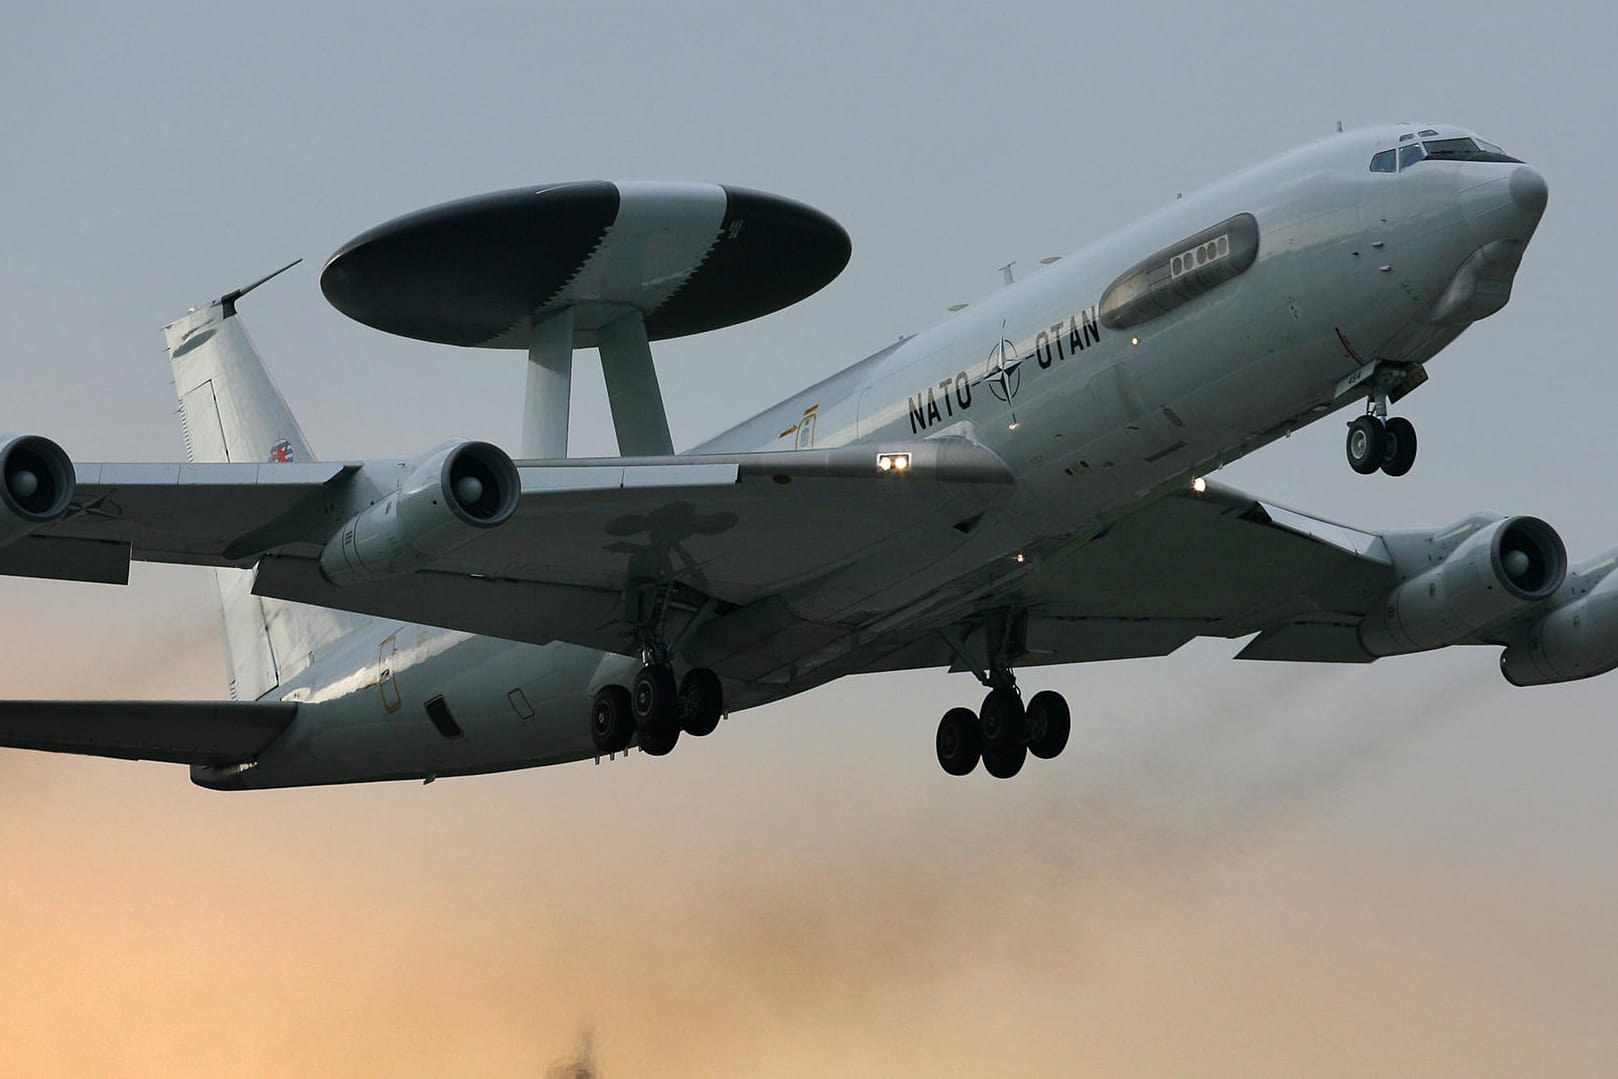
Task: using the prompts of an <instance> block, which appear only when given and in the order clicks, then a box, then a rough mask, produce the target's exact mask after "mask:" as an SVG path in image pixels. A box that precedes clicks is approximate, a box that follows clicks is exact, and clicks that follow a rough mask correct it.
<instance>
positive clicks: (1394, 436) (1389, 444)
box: [1382, 416, 1416, 476]
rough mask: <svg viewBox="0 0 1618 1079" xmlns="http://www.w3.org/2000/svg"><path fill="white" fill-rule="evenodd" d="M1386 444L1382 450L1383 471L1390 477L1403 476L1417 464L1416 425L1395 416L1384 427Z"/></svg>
mask: <svg viewBox="0 0 1618 1079" xmlns="http://www.w3.org/2000/svg"><path fill="white" fill-rule="evenodd" d="M1383 434H1384V435H1385V436H1386V444H1385V445H1384V446H1383V449H1382V471H1383V472H1386V473H1387V474H1388V475H1390V476H1403V475H1404V474H1405V473H1406V472H1409V471H1410V466H1411V465H1413V464H1415V463H1416V425H1415V424H1413V423H1411V422H1410V421H1409V420H1407V419H1405V418H1404V417H1403V416H1395V417H1393V419H1391V420H1389V421H1388V422H1387V423H1386V424H1384V425H1383Z"/></svg>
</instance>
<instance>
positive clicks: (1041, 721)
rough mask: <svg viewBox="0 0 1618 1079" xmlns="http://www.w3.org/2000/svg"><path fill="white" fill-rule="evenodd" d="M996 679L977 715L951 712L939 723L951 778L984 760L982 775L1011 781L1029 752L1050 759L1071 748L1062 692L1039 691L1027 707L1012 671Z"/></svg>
mask: <svg viewBox="0 0 1618 1079" xmlns="http://www.w3.org/2000/svg"><path fill="white" fill-rule="evenodd" d="M997 681H998V684H995V685H994V688H992V689H990V690H989V695H988V696H987V697H984V698H983V705H982V707H980V708H979V709H978V711H977V713H976V714H974V713H973V712H972V710H971V709H970V708H951V709H950V710H949V711H948V712H945V713H944V718H943V719H941V720H939V721H938V737H937V739H936V748H937V750H938V763H939V765H940V766H942V767H943V769H944V771H946V772H948V773H949V774H950V775H952V776H964V775H967V774H969V773H970V772H971V771H972V769H974V768H976V767H977V766H978V761H979V760H982V761H983V770H984V771H986V772H988V773H989V774H990V775H992V776H994V777H995V778H996V779H1010V778H1011V777H1012V776H1014V775H1016V774H1017V773H1018V772H1020V771H1022V766H1023V763H1024V762H1025V761H1026V760H1027V759H1028V754H1030V753H1032V754H1033V755H1034V756H1036V757H1039V758H1041V759H1042V760H1050V759H1051V758H1053V757H1055V756H1056V755H1057V754H1059V753H1061V752H1062V750H1064V749H1066V748H1067V739H1068V734H1069V733H1070V732H1071V731H1072V729H1073V721H1072V716H1071V714H1070V713H1069V711H1068V707H1067V700H1066V699H1065V698H1063V696H1062V695H1061V694H1060V693H1056V692H1054V691H1052V690H1048V689H1047V690H1041V691H1040V692H1038V693H1036V694H1034V696H1033V699H1032V700H1030V701H1029V702H1028V703H1027V705H1026V706H1025V705H1024V704H1023V699H1022V695H1021V694H1020V693H1018V692H1017V685H1016V682H1015V681H1014V680H1012V679H1011V677H1010V673H1009V672H1006V674H1005V677H1004V679H999V680H997Z"/></svg>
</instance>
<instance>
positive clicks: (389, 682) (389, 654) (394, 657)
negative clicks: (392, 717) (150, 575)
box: [376, 633, 404, 712]
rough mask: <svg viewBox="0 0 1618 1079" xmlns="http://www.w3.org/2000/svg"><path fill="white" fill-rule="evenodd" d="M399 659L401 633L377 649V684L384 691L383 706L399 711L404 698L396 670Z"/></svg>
mask: <svg viewBox="0 0 1618 1079" xmlns="http://www.w3.org/2000/svg"><path fill="white" fill-rule="evenodd" d="M398 661H399V635H398V634H397V633H395V634H394V635H393V636H391V637H389V638H388V639H387V640H385V641H383V642H382V644H381V646H380V647H379V648H377V651H376V686H377V689H379V690H380V691H381V692H382V708H383V710H384V711H387V712H397V711H398V710H399V709H400V708H401V707H402V706H403V705H404V700H403V699H402V698H401V697H400V696H399V680H398V676H397V674H396V672H395V670H394V668H395V665H396V664H397V663H398Z"/></svg>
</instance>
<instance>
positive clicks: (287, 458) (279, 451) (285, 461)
mask: <svg viewBox="0 0 1618 1079" xmlns="http://www.w3.org/2000/svg"><path fill="white" fill-rule="evenodd" d="M270 463H271V464H272V465H289V464H291V463H292V443H291V442H288V441H287V440H286V439H284V438H283V439H282V440H281V441H279V442H277V443H276V444H275V445H273V446H271V447H270Z"/></svg>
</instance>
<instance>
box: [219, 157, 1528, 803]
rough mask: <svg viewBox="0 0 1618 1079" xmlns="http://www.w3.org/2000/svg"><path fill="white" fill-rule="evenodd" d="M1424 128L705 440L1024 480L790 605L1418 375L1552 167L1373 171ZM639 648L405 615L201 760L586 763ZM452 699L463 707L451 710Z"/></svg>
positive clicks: (1490, 277) (926, 596) (367, 765)
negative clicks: (263, 737)
mask: <svg viewBox="0 0 1618 1079" xmlns="http://www.w3.org/2000/svg"><path fill="white" fill-rule="evenodd" d="M1414 130H1415V129H1414V128H1411V127H1403V126H1400V127H1384V128H1373V129H1366V130H1361V131H1355V132H1349V133H1346V134H1338V135H1335V136H1332V137H1330V138H1328V139H1325V140H1322V141H1320V142H1317V143H1314V144H1312V145H1309V146H1306V147H1303V148H1301V149H1298V150H1295V151H1293V152H1290V153H1287V154H1284V155H1282V156H1280V157H1277V158H1274V159H1272V160H1269V161H1266V162H1264V163H1262V164H1258V165H1255V166H1254V167H1252V168H1249V169H1247V170H1244V171H1242V172H1240V173H1238V174H1236V175H1234V176H1231V177H1229V178H1227V179H1225V180H1222V181H1220V182H1218V183H1215V184H1213V185H1211V186H1209V187H1207V188H1204V189H1202V190H1200V191H1196V192H1193V193H1189V194H1186V195H1185V196H1184V197H1182V198H1176V199H1175V200H1174V201H1173V202H1171V203H1169V204H1168V205H1166V206H1164V207H1163V208H1162V209H1160V210H1158V211H1157V212H1155V213H1153V214H1151V215H1150V216H1148V217H1146V218H1145V219H1143V220H1141V221H1139V222H1137V223H1135V224H1133V225H1130V226H1128V227H1127V228H1124V229H1122V230H1120V231H1118V232H1116V233H1114V234H1113V235H1111V236H1109V237H1107V238H1105V239H1103V240H1101V241H1099V242H1097V243H1095V244H1092V245H1090V246H1088V247H1085V248H1083V249H1081V250H1079V251H1077V252H1074V253H1073V254H1071V255H1068V256H1066V257H1064V258H1062V259H1061V260H1060V261H1058V262H1056V263H1055V264H1053V265H1051V266H1049V267H1047V268H1044V269H1042V270H1040V271H1038V272H1036V273H1034V274H1032V275H1030V276H1029V277H1028V278H1027V279H1025V280H1023V281H1020V282H1018V283H1017V284H1015V285H1013V286H1010V287H1006V288H1003V289H1001V290H999V291H998V292H996V293H994V294H992V295H990V296H988V297H987V298H985V299H984V300H982V301H981V302H979V303H976V304H973V305H972V306H970V307H968V308H967V309H965V310H963V311H961V312H959V313H957V314H955V315H953V316H951V317H950V318H948V319H947V320H945V321H943V322H941V323H939V324H938V325H936V326H934V327H932V328H930V329H928V330H926V331H924V332H922V333H919V334H917V335H915V336H913V337H910V338H907V339H905V340H903V341H902V342H900V343H899V344H897V345H895V346H890V347H889V348H887V349H884V350H883V351H881V352H879V353H877V354H876V355H874V356H872V357H870V358H868V359H866V360H864V361H861V362H860V363H857V364H855V365H853V366H852V367H849V368H848V369H846V370H844V371H842V372H840V373H838V374H836V375H834V376H832V377H831V378H829V379H827V380H825V381H823V382H821V383H819V384H817V385H815V386H813V387H810V388H809V389H806V390H804V391H803V392H801V393H799V394H796V395H794V396H792V397H790V398H788V399H787V400H785V401H783V402H781V403H780V404H778V405H776V406H774V407H772V408H770V409H768V410H766V411H765V412H762V413H760V414H759V415H757V416H754V417H753V418H751V419H749V420H746V421H745V422H743V423H741V424H738V425H737V426H736V427H734V428H732V429H731V430H729V431H727V432H725V433H724V434H722V435H720V436H718V437H717V438H714V439H712V440H710V441H709V442H707V443H704V444H703V445H701V446H698V447H695V448H694V449H695V452H704V451H706V452H717V451H742V450H749V451H751V450H770V449H792V448H802V447H811V446H812V447H831V446H840V445H847V444H853V443H870V444H873V445H877V446H880V444H882V443H884V442H896V441H911V440H915V439H918V438H928V437H935V436H941V435H958V436H965V437H967V438H970V439H973V440H975V441H977V442H979V443H981V444H982V445H984V446H986V447H988V448H989V449H991V450H993V451H994V452H995V453H996V454H998V455H999V456H1000V457H1001V458H1002V459H1003V460H1004V461H1005V462H1006V464H1007V465H1008V466H1009V467H1010V468H1011V470H1012V472H1013V473H1014V475H1015V477H1016V484H1015V489H1014V492H1013V493H1012V495H1011V496H1010V498H1009V499H1008V500H1007V501H1005V502H1004V503H1003V504H1001V505H1000V506H998V507H997V508H995V509H993V510H991V511H989V513H988V514H986V515H985V517H986V520H984V521H983V522H981V523H979V524H978V525H977V526H976V527H975V528H974V530H973V532H972V534H971V536H970V537H969V538H968V539H967V540H966V541H965V542H962V543H959V544H956V545H954V546H952V547H949V548H939V549H936V550H930V549H925V548H921V549H917V548H910V549H908V550H907V551H906V557H907V559H908V561H907V563H906V564H907V565H908V566H909V567H910V569H909V570H906V571H897V572H896V571H895V568H894V561H893V558H892V557H891V556H892V553H893V552H892V550H885V551H878V552H873V553H872V555H871V557H869V558H866V559H863V560H861V561H859V562H856V563H855V564H853V565H850V566H846V567H843V568H841V569H839V570H837V571H836V572H835V573H833V574H830V575H828V577H827V578H826V579H822V580H817V581H816V582H813V583H812V584H811V585H808V586H805V587H803V588H801V589H798V590H795V591H794V592H793V593H791V594H788V595H786V596H784V597H782V601H783V604H784V609H785V610H786V611H789V612H790V617H791V618H793V619H797V620H800V621H801V622H803V623H807V624H811V625H816V626H837V625H839V624H843V623H844V622H845V621H846V620H847V619H849V618H850V616H851V615H853V614H855V613H858V614H859V615H860V617H861V618H864V619H867V620H868V619H869V618H870V617H872V616H873V613H874V615H875V616H879V617H886V618H889V619H898V620H902V619H904V618H906V617H909V616H910V613H915V614H917V615H919V614H920V613H922V612H925V611H928V610H930V609H931V608H929V607H928V604H936V603H937V602H938V600H937V598H936V597H938V596H939V595H940V593H941V592H944V591H947V590H948V589H949V588H950V587H951V586H954V585H959V586H960V588H959V589H958V590H959V591H960V592H961V593H962V594H964V595H971V594H973V592H974V591H982V590H983V589H985V588H992V587H1004V586H1006V585H1007V584H1008V583H1012V582H1014V581H1015V579H1016V576H1017V575H1018V574H1019V573H1029V572H1037V569H1038V563H1039V559H1040V557H1041V556H1042V555H1043V554H1048V553H1050V552H1051V551H1054V550H1057V549H1060V548H1061V547H1062V546H1064V545H1067V544H1071V543H1075V542H1083V541H1084V539H1085V538H1086V537H1087V536H1089V535H1091V534H1093V533H1094V532H1095V530H1096V529H1098V528H1099V527H1102V526H1104V525H1105V524H1106V523H1107V522H1109V521H1110V520H1112V519H1114V518H1115V517H1117V516H1119V515H1121V514H1123V513H1125V512H1126V511H1129V510H1131V509H1133V508H1135V507H1138V506H1139V505H1140V504H1142V503H1143V502H1145V501H1149V500H1151V499H1154V498H1158V497H1162V496H1163V495H1165V494H1167V493H1169V492H1171V491H1177V490H1180V489H1183V488H1184V487H1185V486H1186V485H1187V484H1189V483H1190V482H1191V481H1192V480H1193V478H1195V477H1200V476H1203V475H1205V474H1207V473H1209V472H1212V471H1214V470H1216V469H1218V468H1219V467H1221V466H1222V465H1224V464H1227V463H1229V462H1231V461H1233V460H1236V459H1237V458H1240V457H1242V456H1243V455H1245V454H1247V453H1250V452H1252V451H1253V450H1255V449H1257V448H1258V447H1260V446H1263V445H1265V444H1266V443H1268V442H1269V441H1271V440H1273V439H1275V438H1278V437H1281V436H1282V435H1284V434H1286V433H1288V432H1290V431H1292V430H1295V429H1297V428H1299V427H1301V426H1303V425H1305V424H1308V423H1311V422H1314V421H1315V420H1318V419H1320V418H1322V417H1324V416H1326V415H1329V414H1330V413H1332V412H1334V411H1336V410H1337V409H1339V408H1341V407H1343V406H1344V405H1347V404H1350V403H1352V402H1354V401H1358V400H1360V399H1362V398H1363V397H1364V396H1365V392H1366V390H1365V388H1364V386H1363V385H1361V384H1360V383H1358V382H1356V381H1355V378H1356V375H1358V374H1362V373H1365V372H1368V371H1371V370H1375V369H1376V368H1377V367H1378V366H1379V365H1380V366H1382V367H1384V368H1386V369H1391V370H1411V369H1416V365H1420V364H1423V363H1425V362H1426V361H1427V360H1429V359H1431V358H1432V356H1433V355H1435V354H1436V353H1437V352H1438V351H1439V350H1440V349H1442V348H1443V347H1444V346H1445V345H1447V344H1448V343H1449V342H1450V341H1452V340H1454V338H1455V337H1456V336H1457V335H1458V334H1459V333H1460V332H1461V331H1462V330H1464V329H1465V328H1466V326H1467V325H1469V324H1470V322H1471V321H1474V320H1475V319H1476V318H1480V317H1484V316H1486V315H1487V314H1489V313H1492V311H1493V310H1496V309H1498V306H1499V305H1500V304H1503V303H1504V300H1505V296H1506V295H1508V294H1509V288H1510V272H1511V271H1514V270H1515V266H1516V262H1515V258H1512V257H1511V256H1513V255H1515V257H1518V258H1520V254H1521V245H1522V244H1524V243H1526V242H1527V240H1528V239H1529V237H1530V236H1531V235H1532V232H1533V229H1534V227H1535V225H1536V224H1537V222H1538V219H1539V212H1540V210H1541V209H1543V192H1544V188H1543V182H1542V181H1538V178H1537V176H1535V175H1532V170H1530V169H1528V167H1527V166H1525V165H1522V164H1520V163H1516V162H1512V161H1509V160H1501V161H1479V160H1471V161H1446V160H1439V159H1429V160H1425V161H1422V162H1420V163H1419V164H1417V163H1413V164H1412V167H1409V168H1406V169H1404V170H1402V171H1394V172H1383V171H1371V169H1370V167H1369V166H1370V165H1371V163H1372V162H1373V159H1374V157H1375V155H1377V154H1379V153H1383V152H1385V151H1388V150H1395V151H1397V150H1398V149H1399V147H1400V146H1401V136H1405V135H1408V134H1409V133H1411V132H1413V131H1414ZM1443 130H1444V131H1445V133H1446V134H1447V133H1449V132H1451V131H1453V130H1455V129H1443ZM1409 141H1410V140H1409V139H1408V138H1407V139H1405V140H1404V142H1405V143H1408V142H1409ZM1536 183H1537V187H1536ZM1536 202H1537V205H1535V203H1536ZM1513 244H1515V245H1516V246H1515V247H1514V248H1513V247H1512V246H1511V245H1513ZM1255 245H1256V246H1255ZM1501 245H1505V246H1504V247H1502V246H1501ZM1491 251H1492V252H1493V253H1494V255H1493V256H1491V257H1485V255H1486V254H1487V252H1491ZM1502 251H1503V252H1504V255H1502V254H1501V252H1502ZM1480 252H1483V253H1485V255H1480ZM1502 258H1504V259H1505V261H1506V262H1509V266H1508V268H1507V269H1506V270H1505V271H1504V272H1502V271H1499V270H1498V267H1499V266H1500V265H1501V263H1502ZM896 542H898V543H902V542H903V539H902V537H901V539H900V540H899V541H896ZM692 646H693V647H694V648H697V649H701V648H702V647H703V641H702V640H701V639H700V634H699V635H698V639H696V640H694V641H693V642H692ZM714 647H717V646H714ZM828 657H830V658H828ZM850 662H851V661H850V660H849V659H848V658H847V656H846V655H841V656H840V655H838V654H837V650H836V649H835V648H831V649H828V648H827V647H826V646H825V645H824V644H822V645H820V646H819V647H818V648H816V649H814V650H812V651H806V652H805V654H804V655H802V656H800V657H798V658H797V659H795V660H794V662H793V663H791V664H790V665H788V666H787V667H786V668H784V673H783V672H781V671H777V672H771V673H770V674H769V676H768V677H763V676H760V677H756V678H744V679H741V680H740V684H739V685H738V686H737V688H735V689H733V690H727V695H728V697H729V699H730V703H731V707H732V708H736V707H747V706H751V705H754V704H760V703H764V702H766V701H769V700H774V699H779V698H782V697H786V696H789V695H791V694H794V693H797V692H801V691H802V690H804V689H807V688H810V687H812V686H814V685H818V684H820V683H822V682H824V681H827V680H828V679H830V678H833V677H836V676H837V675H838V674H840V673H844V672H845V671H846V670H849V669H855V668H854V667H852V666H851V665H850ZM638 665H639V661H638V660H637V659H635V658H631V657H627V656H619V655H613V654H607V653H601V652H596V651H592V650H589V649H584V648H579V647H575V646H572V645H565V644H553V645H548V646H544V647H539V646H534V645H527V644H515V643H511V642H506V641H501V640H496V639H492V638H483V637H475V636H472V635H469V634H465V633H459V632H453V631H447V630H442V629H436V628H431V627H423V626H415V625H402V624H399V625H389V626H387V627H385V628H384V629H383V630H380V631H378V633H377V635H376V636H374V638H373V637H370V636H363V635H361V636H357V637H351V638H348V639H346V640H344V641H341V642H339V643H338V644H336V645H334V646H333V647H332V649H331V651H330V653H329V654H326V655H320V656H317V657H315V659H314V661H313V662H311V663H310V665H309V666H308V667H307V669H305V670H304V671H303V673H302V674H301V675H299V676H298V677H297V678H296V679H295V680H293V681H292V682H290V683H289V684H287V685H284V686H282V687H280V688H279V689H278V690H276V691H274V694H273V695H274V696H276V697H279V698H282V699H288V700H296V701H300V702H302V703H303V707H302V708H301V710H300V712H299V715H298V718H297V719H296V720H295V721H294V723H293V726H292V727H291V728H290V729H289V730H288V731H287V732H286V734H285V735H284V736H283V737H282V738H281V739H280V740H279V741H278V742H276V743H275V744H274V745H272V746H271V747H270V748H269V750H267V751H266V752H265V753H263V754H262V755H261V756H260V758H259V759H258V760H257V761H256V762H254V763H253V764H252V765H251V766H247V767H237V768H229V769H213V768H203V767H197V768H194V769H193V778H194V779H195V780H196V781H197V782H199V783H202V784H203V785H206V786H214V787H221V788H231V789H239V788H247V787H269V786H285V785H298V784H306V783H332V782H353V781H363V780H370V779H386V778H407V777H423V776H427V777H431V776H435V775H452V774H467V773H475V772H484V771H495V770H501V769H507V768H516V767H525V766H531V765H536V764H548V763H558V762H562V761H568V760H579V759H584V758H588V757H591V756H593V755H594V754H595V751H594V749H593V748H592V745H591V741H590V738H589V733H588V730H587V729H586V726H585V724H584V723H583V722H582V720H581V717H582V716H584V715H585V714H586V713H587V711H588V709H589V704H590V700H591V697H592V695H593V694H594V692H595V690H596V689H597V688H598V687H600V686H601V685H604V684H606V683H609V682H614V681H616V682H619V683H627V682H628V681H629V679H630V678H631V677H632V676H633V673H634V671H635V669H636V668H637V667H638ZM729 678H730V675H728V674H727V679H729ZM434 698H440V699H442V701H443V702H445V707H446V708H447V709H448V712H449V724H448V726H446V725H445V723H444V722H443V717H442V716H441V715H440V716H438V717H436V718H435V717H433V716H432V715H430V714H429V713H428V712H427V710H426V709H425V707H424V706H425V704H426V702H428V701H429V700H432V699H434ZM440 711H442V709H440Z"/></svg>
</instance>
